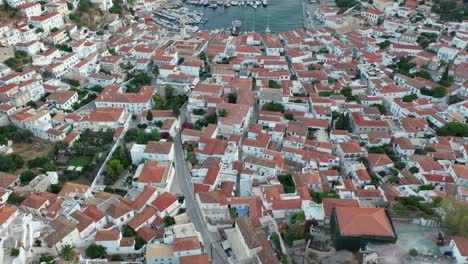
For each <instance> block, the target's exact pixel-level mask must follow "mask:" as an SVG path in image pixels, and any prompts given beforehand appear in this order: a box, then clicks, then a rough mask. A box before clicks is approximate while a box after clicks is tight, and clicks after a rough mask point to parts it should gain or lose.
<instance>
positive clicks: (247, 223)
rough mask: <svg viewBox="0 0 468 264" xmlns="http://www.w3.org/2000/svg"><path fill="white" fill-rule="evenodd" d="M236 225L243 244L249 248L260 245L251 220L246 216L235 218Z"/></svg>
mask: <svg viewBox="0 0 468 264" xmlns="http://www.w3.org/2000/svg"><path fill="white" fill-rule="evenodd" d="M236 225H237V227H238V228H239V230H240V233H241V235H242V237H243V238H244V241H245V244H246V245H247V248H248V249H249V250H251V249H255V248H258V247H260V246H261V244H260V240H259V237H258V236H257V232H255V229H254V227H253V226H252V221H251V220H250V218H248V217H247V216H244V217H240V218H236Z"/></svg>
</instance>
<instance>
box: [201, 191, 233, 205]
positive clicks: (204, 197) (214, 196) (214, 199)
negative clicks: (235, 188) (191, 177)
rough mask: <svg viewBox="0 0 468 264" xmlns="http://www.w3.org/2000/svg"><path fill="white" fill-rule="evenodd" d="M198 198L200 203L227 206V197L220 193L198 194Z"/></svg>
mask: <svg viewBox="0 0 468 264" xmlns="http://www.w3.org/2000/svg"><path fill="white" fill-rule="evenodd" d="M198 197H199V198H200V201H201V202H202V203H218V204H220V205H226V204H227V197H226V195H225V194H224V193H222V192H221V191H212V192H202V193H198Z"/></svg>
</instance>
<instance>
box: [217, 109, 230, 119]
mask: <svg viewBox="0 0 468 264" xmlns="http://www.w3.org/2000/svg"><path fill="white" fill-rule="evenodd" d="M227 114H228V112H227V110H226V109H219V110H218V116H219V117H226V116H227Z"/></svg>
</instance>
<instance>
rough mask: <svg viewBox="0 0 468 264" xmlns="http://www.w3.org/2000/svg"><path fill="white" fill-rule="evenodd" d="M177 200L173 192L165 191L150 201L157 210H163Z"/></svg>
mask: <svg viewBox="0 0 468 264" xmlns="http://www.w3.org/2000/svg"><path fill="white" fill-rule="evenodd" d="M175 202H177V197H175V196H174V195H173V194H171V193H168V192H165V193H163V194H161V195H159V196H158V197H156V199H155V200H154V201H153V202H152V203H151V204H152V205H153V206H154V207H156V209H158V211H160V212H164V211H165V210H166V209H167V208H168V207H169V206H171V205H172V204H174V203H175Z"/></svg>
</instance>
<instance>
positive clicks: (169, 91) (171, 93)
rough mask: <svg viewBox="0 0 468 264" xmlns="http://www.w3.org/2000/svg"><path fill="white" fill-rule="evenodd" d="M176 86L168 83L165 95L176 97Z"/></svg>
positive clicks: (168, 97)
mask: <svg viewBox="0 0 468 264" xmlns="http://www.w3.org/2000/svg"><path fill="white" fill-rule="evenodd" d="M174 90H175V89H174V87H172V85H166V86H165V87H164V95H165V96H166V98H167V99H171V98H172V97H174Z"/></svg>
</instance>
